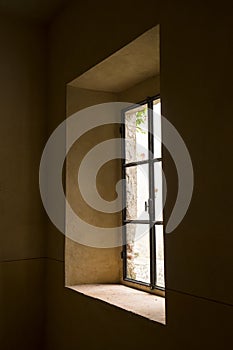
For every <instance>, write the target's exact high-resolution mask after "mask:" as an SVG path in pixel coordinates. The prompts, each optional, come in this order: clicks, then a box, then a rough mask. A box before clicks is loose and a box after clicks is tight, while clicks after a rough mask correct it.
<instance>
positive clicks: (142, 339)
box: [47, 0, 233, 350]
mask: <svg viewBox="0 0 233 350" xmlns="http://www.w3.org/2000/svg"><path fill="white" fill-rule="evenodd" d="M148 9H150V11H148ZM231 13H232V10H231V9H230V8H228V3H227V2H226V1H223V2H222V3H221V5H218V6H215V5H214V4H213V3H211V4H210V3H209V2H205V3H204V2H201V1H192V0H191V1H189V2H188V3H187V2H184V1H164V2H159V1H149V2H147V5H146V6H142V4H141V3H137V2H134V3H133V4H132V2H131V1H124V2H123V1H118V2H117V4H116V6H115V8H114V9H113V6H112V3H107V2H104V1H100V2H96V3H92V4H90V2H88V1H86V2H85V3H75V4H74V5H72V6H71V7H70V8H69V9H67V10H66V11H65V12H63V14H62V15H61V16H60V17H59V18H57V19H56V20H55V21H54V22H53V24H52V25H51V28H50V33H49V46H50V68H49V80H50V90H49V106H50V108H49V113H50V114H49V115H50V119H49V127H50V130H51V131H52V130H53V129H54V128H55V127H56V126H58V124H59V123H60V122H61V121H63V120H64V118H65V114H66V107H65V106H66V84H67V83H68V82H69V81H71V80H72V79H74V78H76V77H77V76H79V75H81V74H82V73H83V72H85V71H86V70H88V69H89V68H90V67H92V66H94V65H96V64H97V63H99V62H101V61H102V60H103V59H104V58H106V57H108V56H109V55H111V54H112V53H113V52H115V51H117V50H118V49H119V48H121V47H122V46H124V45H125V44H127V43H129V42H130V41H131V40H133V39H134V38H136V37H138V36H139V35H140V34H142V33H143V32H145V31H146V30H147V29H149V28H151V27H153V26H154V25H156V24H158V23H159V24H160V29H161V71H160V87H161V89H160V90H161V97H162V101H163V114H164V115H165V116H166V117H167V118H168V119H169V120H170V121H171V122H172V123H173V124H174V126H175V127H176V128H177V130H178V131H179V133H180V134H181V136H182V137H183V139H184V140H185V143H186V145H187V147H188V149H189V151H190V154H191V158H192V161H193V166H194V174H195V188H194V193H193V199H192V203H191V205H190V208H189V210H188V212H187V215H186V216H185V218H184V220H183V221H182V223H181V224H180V225H179V227H177V229H176V230H175V232H173V233H172V234H168V235H166V242H165V243H166V276H167V281H166V286H167V292H166V296H167V307H166V310H167V326H165V327H164V326H161V325H158V324H156V323H151V322H149V321H146V320H144V319H141V318H140V317H137V316H133V315H131V314H129V313H127V312H124V311H122V310H118V309H116V308H115V307H113V306H110V305H106V304H103V303H101V302H98V301H96V300H93V299H90V298H88V297H85V296H81V295H79V294H78V293H76V292H74V291H71V290H68V289H65V288H64V263H63V261H64V256H63V250H64V237H63V235H60V234H59V233H58V232H57V231H56V230H55V229H54V228H53V227H52V226H50V228H49V232H48V255H49V257H50V259H49V260H48V262H47V270H48V276H49V277H48V285H47V307H48V319H47V348H48V349H58V350H59V349H67V348H70V349H75V348H77V346H79V347H81V348H88V347H89V348H92V347H93V346H95V348H96V349H109V348H111V349H118V348H122V347H123V348H124V347H133V348H135V349H141V347H154V346H156V347H161V348H163V349H174V348H175V349H196V348H199V349H218V348H222V347H224V346H225V345H223V344H231V343H232V341H233V339H232V326H231V325H232V318H233V311H232V303H233V300H232V243H233V242H232V239H233V238H232V237H233V236H232V234H231V232H232V220H231V216H232V215H231V214H232V213H231V211H232V210H231V207H232V206H231V197H230V196H229V193H231V192H232V177H233V176H232V175H233V174H232V165H231V162H230V159H231V149H232V131H231V130H232V111H233V102H232V101H233V100H232V96H231V94H232V88H231V85H232V78H233V71H232V46H231V43H232V41H233V40H232V34H233V28H232V18H231ZM97 15H98V16H97ZM97 17H98V21H96V18H97ZM129 19H130V21H129ZM219 96H221V99H219ZM165 159H166V160H165V164H164V169H165V172H166V178H167V183H168V191H169V197H168V199H167V203H166V210H165V220H167V218H168V216H169V213H170V211H171V208H172V206H173V205H174V201H175V198H176V191H177V178H176V172H175V169H174V166H173V163H172V161H171V159H170V158H169V156H168V155H166V154H165ZM55 259H56V261H55ZM119 334H120V336H119Z"/></svg>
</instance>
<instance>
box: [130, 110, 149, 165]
mask: <svg viewBox="0 0 233 350" xmlns="http://www.w3.org/2000/svg"><path fill="white" fill-rule="evenodd" d="M145 159H148V117H147V105H146V104H145V105H142V106H139V107H137V108H134V109H130V110H129V111H127V112H126V113H125V162H126V163H131V162H136V161H140V160H145Z"/></svg>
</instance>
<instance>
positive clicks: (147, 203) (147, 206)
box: [145, 199, 150, 211]
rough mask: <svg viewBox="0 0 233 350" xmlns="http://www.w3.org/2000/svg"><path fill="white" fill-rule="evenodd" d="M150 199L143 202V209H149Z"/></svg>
mask: <svg viewBox="0 0 233 350" xmlns="http://www.w3.org/2000/svg"><path fill="white" fill-rule="evenodd" d="M149 202H150V200H149V199H148V201H146V202H145V211H147V210H148V211H149V208H150V205H149Z"/></svg>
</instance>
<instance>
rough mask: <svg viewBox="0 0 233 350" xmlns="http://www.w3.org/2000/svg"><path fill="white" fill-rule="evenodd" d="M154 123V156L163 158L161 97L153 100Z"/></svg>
mask: <svg viewBox="0 0 233 350" xmlns="http://www.w3.org/2000/svg"><path fill="white" fill-rule="evenodd" d="M153 125H154V130H153V133H154V158H161V156H162V146H161V145H162V144H161V103H160V99H157V100H155V101H154V102H153Z"/></svg>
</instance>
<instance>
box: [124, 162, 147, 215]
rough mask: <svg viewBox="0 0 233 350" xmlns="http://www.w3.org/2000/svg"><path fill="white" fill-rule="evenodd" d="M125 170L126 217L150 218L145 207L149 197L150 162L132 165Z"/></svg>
mask: <svg viewBox="0 0 233 350" xmlns="http://www.w3.org/2000/svg"><path fill="white" fill-rule="evenodd" d="M125 170H126V171H125V177H126V219H127V220H136V219H138V220H149V213H148V208H145V202H146V203H147V202H148V198H149V172H148V164H143V165H137V166H130V167H127V168H126V169H125ZM145 209H146V210H145Z"/></svg>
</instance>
